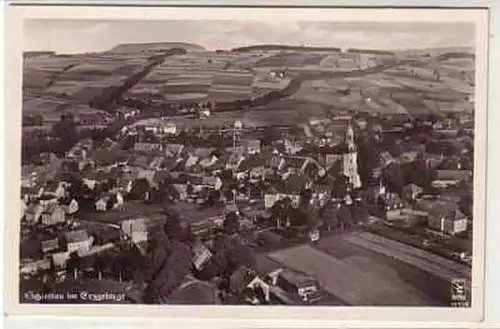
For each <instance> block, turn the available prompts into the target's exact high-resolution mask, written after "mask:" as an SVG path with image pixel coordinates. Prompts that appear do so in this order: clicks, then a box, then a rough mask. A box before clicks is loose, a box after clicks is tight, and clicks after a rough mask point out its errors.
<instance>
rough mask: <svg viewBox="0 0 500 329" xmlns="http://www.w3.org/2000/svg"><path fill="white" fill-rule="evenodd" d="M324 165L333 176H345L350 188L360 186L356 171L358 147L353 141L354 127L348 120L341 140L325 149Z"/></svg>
mask: <svg viewBox="0 0 500 329" xmlns="http://www.w3.org/2000/svg"><path fill="white" fill-rule="evenodd" d="M325 165H326V168H327V170H328V172H330V173H332V174H333V175H334V176H336V175H342V176H344V177H346V178H347V180H348V182H349V185H350V187H351V188H352V189H358V188H360V187H361V178H360V176H359V172H358V148H357V146H356V143H355V141H354V129H353V127H352V122H351V121H350V120H349V122H348V124H347V128H346V132H345V137H344V140H343V142H342V143H340V144H338V145H336V146H334V147H332V148H331V149H329V150H328V151H327V153H326V155H325Z"/></svg>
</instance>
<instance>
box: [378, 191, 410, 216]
mask: <svg viewBox="0 0 500 329" xmlns="http://www.w3.org/2000/svg"><path fill="white" fill-rule="evenodd" d="M380 201H381V203H382V205H383V207H384V212H385V216H386V218H390V217H392V216H399V215H400V214H401V211H402V210H403V209H405V208H406V206H405V204H404V202H403V200H401V198H400V196H399V195H398V194H396V193H385V194H383V195H381V196H380Z"/></svg>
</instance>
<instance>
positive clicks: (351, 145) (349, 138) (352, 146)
mask: <svg viewBox="0 0 500 329" xmlns="http://www.w3.org/2000/svg"><path fill="white" fill-rule="evenodd" d="M345 144H346V146H347V150H348V152H349V153H351V152H356V151H357V147H356V143H355V142H354V129H353V127H352V123H351V121H349V123H348V124H347V130H346V134H345Z"/></svg>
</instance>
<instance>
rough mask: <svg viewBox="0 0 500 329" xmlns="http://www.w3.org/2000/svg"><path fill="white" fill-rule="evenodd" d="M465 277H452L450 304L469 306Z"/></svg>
mask: <svg viewBox="0 0 500 329" xmlns="http://www.w3.org/2000/svg"><path fill="white" fill-rule="evenodd" d="M467 284H468V283H467V280H465V279H453V280H452V281H451V286H450V288H451V306H454V307H470V298H469V295H470V293H469V289H468V286H467Z"/></svg>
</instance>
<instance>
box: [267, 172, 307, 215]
mask: <svg viewBox="0 0 500 329" xmlns="http://www.w3.org/2000/svg"><path fill="white" fill-rule="evenodd" d="M309 187H311V183H310V181H309V180H308V179H307V178H306V177H304V176H301V175H291V176H289V177H288V178H286V179H284V180H282V181H281V182H278V183H277V184H276V185H275V186H274V187H273V188H272V189H270V190H268V191H266V192H265V194H264V206H265V208H267V209H269V208H271V207H272V206H273V205H274V203H275V202H276V201H278V200H282V199H285V198H289V199H290V200H291V202H292V206H293V207H298V205H299V202H300V194H301V192H302V191H303V190H304V189H305V188H309Z"/></svg>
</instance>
